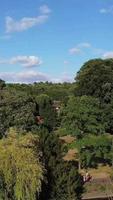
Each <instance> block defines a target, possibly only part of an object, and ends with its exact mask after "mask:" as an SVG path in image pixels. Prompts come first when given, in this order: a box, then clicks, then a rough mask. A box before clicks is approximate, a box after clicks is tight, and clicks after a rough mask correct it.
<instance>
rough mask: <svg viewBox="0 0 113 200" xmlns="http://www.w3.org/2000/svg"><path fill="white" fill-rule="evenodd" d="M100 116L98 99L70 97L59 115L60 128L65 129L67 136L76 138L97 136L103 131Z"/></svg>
mask: <svg viewBox="0 0 113 200" xmlns="http://www.w3.org/2000/svg"><path fill="white" fill-rule="evenodd" d="M102 115H103V114H102V110H101V109H100V108H99V100H98V99H95V98H94V97H90V96H82V97H70V99H69V101H68V102H67V106H66V107H64V108H63V110H62V113H61V118H62V123H61V126H62V127H64V128H66V131H67V134H72V135H75V136H77V137H78V138H80V137H84V136H85V135H87V134H95V135H99V134H102V133H104V131H105V129H104V123H102Z"/></svg>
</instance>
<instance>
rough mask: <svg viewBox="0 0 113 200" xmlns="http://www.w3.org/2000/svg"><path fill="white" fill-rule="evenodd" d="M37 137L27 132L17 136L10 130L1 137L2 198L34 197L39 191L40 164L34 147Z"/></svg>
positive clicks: (32, 199) (18, 199) (0, 178)
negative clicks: (5, 136) (4, 136)
mask: <svg viewBox="0 0 113 200" xmlns="http://www.w3.org/2000/svg"><path fill="white" fill-rule="evenodd" d="M38 141H39V139H38V138H37V137H36V136H33V135H32V134H30V133H28V134H27V135H23V136H18V135H17V133H16V132H15V130H12V129H11V130H10V132H9V134H8V136H7V138H3V139H1V140H0V180H1V188H2V193H3V199H5V200H6V199H11V200H12V199H14V200H34V199H35V198H36V192H38V193H39V192H40V190H41V181H42V180H43V167H42V165H41V163H40V162H39V160H40V152H37V154H36V150H35V143H37V144H38V143H39V142H38Z"/></svg>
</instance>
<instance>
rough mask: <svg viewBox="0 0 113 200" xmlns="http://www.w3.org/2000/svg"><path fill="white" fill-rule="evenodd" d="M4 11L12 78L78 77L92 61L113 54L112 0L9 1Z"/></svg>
mask: <svg viewBox="0 0 113 200" xmlns="http://www.w3.org/2000/svg"><path fill="white" fill-rule="evenodd" d="M0 14H1V18H0V45H1V48H0V78H1V79H3V80H5V81H6V82H7V83H15V82H16V83H27V84H29V83H34V82H46V81H48V82H52V83H63V82H74V77H75V76H76V73H77V72H78V71H79V70H80V68H81V66H82V65H83V64H84V63H85V62H87V61H88V60H91V59H98V58H102V59H106V58H113V45H112V42H111V41H112V40H113V23H112V18H113V2H112V0H109V1H106V0H95V1H90V0H86V1H83V0H66V1H65V0H62V1H60V2H58V1H57V0H49V1H48V0H34V1H33V2H32V0H24V1H22V2H19V1H17V0H12V1H11V2H7V0H4V1H1V7H0Z"/></svg>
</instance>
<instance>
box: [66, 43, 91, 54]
mask: <svg viewBox="0 0 113 200" xmlns="http://www.w3.org/2000/svg"><path fill="white" fill-rule="evenodd" d="M86 48H91V44H90V43H88V42H83V43H79V44H77V45H76V46H75V47H73V48H71V49H69V53H70V54H71V55H77V54H81V53H82V50H83V49H86Z"/></svg>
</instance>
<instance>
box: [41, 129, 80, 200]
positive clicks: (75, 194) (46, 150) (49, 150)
mask: <svg viewBox="0 0 113 200" xmlns="http://www.w3.org/2000/svg"><path fill="white" fill-rule="evenodd" d="M40 146H41V150H42V152H43V158H44V161H43V162H44V163H45V168H46V170H47V173H46V179H47V184H45V183H44V184H43V187H42V193H41V194H40V200H45V199H46V200H59V199H61V200H67V199H69V200H72V199H74V200H79V199H80V198H81V194H82V192H83V185H82V181H81V176H80V175H79V173H78V169H77V163H76V162H67V161H64V160H63V155H64V153H65V152H64V146H63V145H62V143H61V141H60V140H59V138H58V137H57V136H56V135H55V134H54V133H51V134H50V133H48V132H45V131H43V132H42V133H40Z"/></svg>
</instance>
